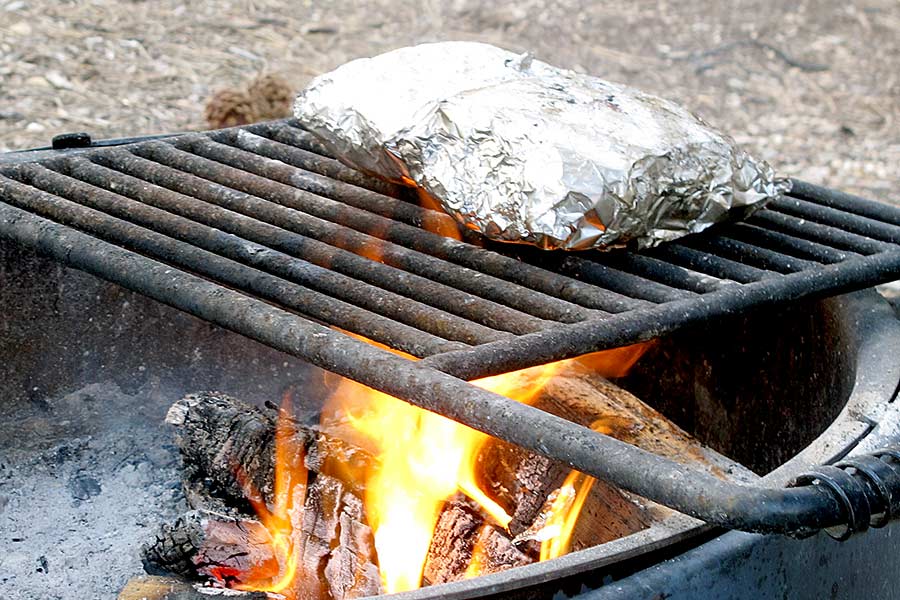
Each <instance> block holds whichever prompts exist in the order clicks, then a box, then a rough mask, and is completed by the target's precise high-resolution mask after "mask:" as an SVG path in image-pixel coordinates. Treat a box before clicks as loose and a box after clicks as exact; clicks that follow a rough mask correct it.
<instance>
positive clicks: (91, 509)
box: [0, 384, 185, 600]
mask: <svg viewBox="0 0 900 600" xmlns="http://www.w3.org/2000/svg"><path fill="white" fill-rule="evenodd" d="M171 403H172V398H171V397H166V396H164V395H162V394H159V393H158V392H156V391H154V390H150V389H145V390H141V391H140V392H138V393H136V394H135V395H134V396H130V395H127V394H124V393H122V392H121V391H120V390H119V388H118V387H116V385H115V384H92V385H89V386H87V387H85V388H84V389H81V390H79V391H77V392H74V393H72V394H69V395H67V396H65V397H62V398H48V399H43V398H38V399H36V400H34V401H33V402H32V403H30V404H28V405H22V404H18V403H13V402H4V398H3V396H2V388H0V548H2V551H0V598H2V599H3V600H36V599H39V598H40V599H46V600H85V599H86V598H97V599H98V600H99V599H104V600H106V599H109V600H112V599H114V598H115V597H116V596H117V594H118V593H119V591H120V590H121V589H122V586H124V585H125V582H126V581H127V580H128V578H130V577H132V576H134V575H136V574H139V573H141V572H142V570H143V569H142V567H141V560H140V556H139V548H140V545H141V544H142V543H143V542H146V541H147V540H148V539H150V536H151V535H152V533H153V532H154V531H155V530H156V528H157V527H158V526H159V524H160V523H162V522H164V521H170V520H172V519H174V518H175V516H177V515H178V514H180V513H181V512H183V511H184V510H185V503H184V498H183V496H182V492H181V479H180V475H179V471H178V466H179V462H180V461H179V459H178V452H177V450H176V449H175V447H174V445H173V443H172V433H171V430H169V429H168V428H167V427H165V426H164V425H163V417H164V415H165V413H166V410H167V409H168V407H169V405H170V404H171Z"/></svg>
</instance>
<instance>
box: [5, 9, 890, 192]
mask: <svg viewBox="0 0 900 600" xmlns="http://www.w3.org/2000/svg"><path fill="white" fill-rule="evenodd" d="M446 39H469V40H482V41H486V42H491V43H494V44H497V45H501V46H504V47H507V48H509V49H512V50H516V51H524V50H529V51H532V52H534V53H535V54H536V55H537V57H539V58H541V59H543V60H546V61H548V62H551V63H554V64H557V65H561V66H564V67H569V68H572V69H575V70H577V71H582V72H588V73H592V74H596V75H599V76H601V77H605V78H608V79H611V80H614V81H620V82H625V83H628V84H631V85H633V86H636V87H639V88H642V89H645V90H647V91H650V92H654V93H657V94H661V95H663V96H666V97H669V98H671V99H674V100H676V101H679V102H682V103H683V104H685V105H687V106H688V107H689V108H691V109H692V110H694V111H695V112H697V113H698V114H700V115H701V116H703V117H704V118H706V119H707V120H708V121H710V122H712V123H713V124H715V125H718V126H720V127H722V128H724V129H725V130H727V131H729V132H730V133H731V134H732V135H733V136H734V137H735V138H736V139H737V140H738V141H740V142H742V143H743V144H745V145H746V146H747V147H749V148H750V149H751V150H752V151H753V152H755V153H756V154H758V155H760V156H762V157H763V158H765V159H767V160H769V161H770V162H771V163H772V164H773V165H774V166H775V167H776V169H777V170H778V171H779V172H780V173H782V174H786V175H793V176H797V177H801V178H804V179H807V180H810V181H813V182H817V183H822V184H825V185H829V186H834V187H838V188H841V189H845V190H848V191H852V192H856V193H860V194H864V195H868V196H872V197H877V198H880V199H883V200H887V201H892V202H895V203H898V204H900V189H898V187H897V186H896V185H895V184H896V183H897V178H898V176H897V165H898V164H900V129H898V127H897V123H898V117H900V3H898V2H897V1H896V0H869V1H866V2H855V3H852V4H851V3H847V2H843V1H837V0H820V1H815V2H809V1H806V2H795V3H783V2H778V1H776V0H743V1H739V2H738V1H732V2H718V3H710V2H707V1H705V0H690V1H682V2H669V1H666V0H660V1H657V2H647V1H639V2H631V3H600V2H584V1H580V0H557V1H537V0H523V1H520V2H514V3H509V2H503V1H500V2H494V3H486V2H476V1H474V0H454V1H451V2H438V1H436V0H425V1H416V2H413V1H411V0H390V1H388V0H368V1H367V2H365V3H360V2H348V1H347V0H336V1H332V2H327V3H325V2H322V3H313V2H309V1H305V2H287V1H284V0H281V1H279V0H231V1H226V0H216V1H208V2H195V3H187V2H184V1H183V0H181V1H179V0H157V1H154V2H149V1H146V0H144V1H142V0H129V1H113V0H55V1H46V0H45V1H39V0H0V150H3V149H13V148H26V147H32V146H38V145H45V144H46V143H47V141H48V140H49V139H50V137H52V136H53V135H55V134H57V133H60V132H65V131H73V130H74V131H80V130H83V131H88V132H90V133H91V134H92V135H94V136H95V137H97V138H102V137H114V136H130V135H135V134H145V133H159V132H172V131H177V130H188V129H201V128H203V127H204V123H203V106H204V103H205V101H206V99H207V98H208V97H209V96H210V95H211V94H212V93H213V92H214V91H216V90H218V89H221V88H225V87H230V86H239V85H242V84H243V83H245V82H246V81H248V80H249V79H252V78H253V77H254V76H255V75H257V74H258V73H261V72H272V71H274V72H279V73H281V74H283V75H284V76H286V77H287V78H288V80H289V81H290V82H291V83H292V84H294V85H295V86H296V87H297V88H300V87H302V86H303V85H304V84H305V83H306V82H307V81H308V80H309V79H310V78H311V77H313V76H314V75H316V74H318V73H321V72H323V71H326V70H329V69H332V68H334V67H336V66H338V65H339V64H341V63H343V62H346V61H347V60H350V59H352V58H356V57H360V56H366V55H372V54H375V53H379V52H382V51H385V50H388V49H391V48H395V47H398V46H404V45H408V44H414V43H417V42H424V41H435V40H446Z"/></svg>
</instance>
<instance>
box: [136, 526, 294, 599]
mask: <svg viewBox="0 0 900 600" xmlns="http://www.w3.org/2000/svg"><path fill="white" fill-rule="evenodd" d="M235 548H239V549H240V552H235ZM141 554H142V556H143V560H144V570H146V571H147V572H148V573H150V574H151V575H162V574H173V575H179V576H181V577H185V578H187V579H194V580H196V579H201V578H208V577H211V578H213V579H216V580H218V581H220V582H223V583H240V582H242V581H243V579H242V578H241V574H249V573H253V574H254V576H255V577H258V578H260V579H265V578H271V577H274V576H276V575H278V569H279V565H278V559H277V557H276V556H275V553H274V551H273V548H272V538H271V535H270V534H269V531H268V530H267V529H266V528H265V527H264V526H263V525H262V523H260V522H259V521H256V520H250V519H232V518H228V517H226V516H224V515H221V514H211V513H208V512H205V511H199V510H194V511H190V512H188V513H185V514H184V515H182V516H180V517H178V519H176V520H175V521H174V522H173V523H171V524H165V525H163V526H162V527H160V529H159V531H158V532H157V533H156V536H155V537H154V539H153V541H151V542H150V543H148V544H146V545H144V547H143V548H142V550H141Z"/></svg>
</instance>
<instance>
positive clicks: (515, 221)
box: [294, 42, 789, 250]
mask: <svg viewBox="0 0 900 600" xmlns="http://www.w3.org/2000/svg"><path fill="white" fill-rule="evenodd" d="M294 114H295V116H296V117H297V118H298V119H299V120H300V121H301V123H302V124H303V125H304V126H305V127H307V128H308V129H309V130H310V131H312V132H313V133H315V134H316V135H317V136H318V137H320V138H321V139H322V141H323V142H324V143H325V145H326V146H327V147H328V148H329V149H330V150H331V151H333V152H334V153H335V154H336V155H337V156H338V157H340V159H341V160H342V161H344V162H346V163H347V164H349V165H351V166H354V167H356V168H358V169H362V170H364V171H368V172H371V173H375V174H377V175H380V176H382V177H385V178H387V179H390V180H394V181H398V182H406V183H411V182H412V183H414V184H415V185H417V186H419V187H421V188H422V189H424V190H425V191H426V192H428V193H429V194H430V195H431V196H433V197H434V198H436V199H437V200H438V201H439V202H440V203H441V205H442V207H443V208H444V209H445V210H446V211H447V212H448V213H450V214H451V215H453V216H454V217H455V218H456V219H457V220H458V221H459V222H460V223H461V224H463V225H464V226H466V227H468V228H470V229H474V230H476V231H479V232H481V233H483V234H484V235H485V236H487V237H488V238H491V239H495V240H501V241H509V242H523V243H529V244H533V245H536V246H539V247H541V248H546V249H555V248H562V249H567V250H582V249H587V248H606V247H611V246H620V245H624V244H626V243H629V242H631V243H633V244H636V245H637V246H638V247H649V246H654V245H656V244H658V243H660V242H663V241H667V240H673V239H675V238H678V237H681V236H683V235H686V234H688V233H695V232H698V231H702V230H703V229H705V228H707V227H709V226H710V225H712V224H714V223H716V222H719V221H722V220H724V219H726V218H735V217H743V216H746V215H748V214H750V213H751V212H753V211H754V210H756V209H758V208H760V207H761V206H762V205H763V204H764V203H765V202H767V201H769V200H771V199H773V198H775V197H777V196H779V195H780V194H783V193H785V192H786V191H788V189H789V182H788V181H787V180H783V179H777V178H776V177H775V176H774V173H773V171H772V169H771V168H770V167H769V165H767V164H766V163H765V162H762V161H758V160H754V159H753V158H751V157H750V156H749V155H748V154H747V153H746V152H744V151H743V150H741V149H739V148H737V146H736V145H735V143H734V141H733V140H731V139H730V138H729V137H728V136H726V135H724V134H723V133H720V132H718V131H716V130H715V129H713V128H712V127H710V126H708V125H707V124H705V123H704V122H703V121H701V120H700V119H698V118H697V117H695V116H694V115H692V114H691V113H689V112H688V111H687V110H685V109H684V108H682V107H680V106H678V105H677V104H674V103H672V102H669V101H667V100H664V99H662V98H658V97H656V96H652V95H649V94H645V93H643V92H640V91H638V90H635V89H632V88H628V87H626V86H622V85H618V84H615V83H610V82H607V81H604V80H602V79H598V78H596V77H590V76H587V75H581V74H578V73H575V72H572V71H568V70H564V69H559V68H556V67H553V66H551V65H548V64H546V63H543V62H540V61H538V60H533V59H532V58H531V56H530V55H527V54H525V55H516V54H514V53H511V52H508V51H505V50H502V49H500V48H496V47H494V46H490V45H487V44H480V43H472V42H443V43H436V44H423V45H420V46H412V47H408V48H401V49H399V50H394V51H392V52H388V53H386V54H382V55H380V56H376V57H374V58H364V59H359V60H354V61H352V62H350V63H347V64H345V65H343V66H341V67H339V68H338V69H336V70H335V71H332V72H330V73H326V74H324V75H321V76H319V77H317V78H316V79H314V80H313V81H312V82H311V83H310V85H309V86H308V87H307V88H306V89H305V90H303V91H302V92H301V93H300V95H299V96H298V98H297V100H296V102H295V105H294Z"/></svg>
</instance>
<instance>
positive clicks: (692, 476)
mask: <svg viewBox="0 0 900 600" xmlns="http://www.w3.org/2000/svg"><path fill="white" fill-rule="evenodd" d="M0 183H2V182H0ZM0 237H2V238H4V239H7V240H10V241H13V242H15V243H18V244H20V245H23V246H25V247H27V248H31V249H34V250H37V251H40V252H44V253H47V254H49V255H50V256H52V257H53V258H55V259H56V260H58V261H60V262H61V263H63V264H66V265H69V266H73V267H76V268H79V269H82V270H84V271H87V272H88V273H92V274H94V275H97V276H98V277H102V278H104V279H108V280H111V281H117V282H119V283H120V284H121V285H123V286H125V287H127V288H129V289H132V290H135V291H139V292H140V293H143V294H146V295H148V296H149V297H151V298H154V299H156V300H158V301H160V302H165V303H167V304H170V305H172V306H174V307H176V308H178V309H180V310H184V311H186V312H189V313H192V314H196V315H198V316H201V317H202V318H204V319H206V320H208V321H210V322H213V323H216V324H218V325H220V326H223V327H226V328H228V329H230V330H232V331H235V332H237V333H240V334H242V335H245V336H247V337H249V338H251V339H255V340H257V341H259V342H261V343H263V344H266V345H268V346H270V347H272V348H276V349H278V350H281V351H283V352H287V353H289V354H291V355H294V356H297V357H300V358H303V359H306V360H310V361H311V362H313V363H314V364H316V365H318V366H320V367H323V368H326V369H329V370H333V371H335V372H336V373H338V374H340V375H343V376H345V377H349V378H351V379H354V380H356V381H360V382H364V383H367V384H371V385H372V386H373V387H375V388H376V389H378V390H380V391H382V392H385V393H387V394H392V395H395V396H398V397H400V398H404V399H406V400H407V401H409V402H410V403H411V404H414V405H416V406H420V407H422V408H424V409H427V410H430V411H433V412H438V413H440V414H443V415H445V416H447V417H448V418H451V419H454V420H456V421H459V422H461V423H464V424H466V425H469V426H470V427H473V428H474V429H477V430H479V431H482V432H484V433H486V434H488V435H493V436H496V437H499V438H502V439H505V440H507V441H509V442H512V443H514V444H517V445H519V446H522V447H524V448H528V449H531V450H533V451H535V452H538V453H540V454H542V455H544V456H548V457H550V458H554V459H557V460H562V461H564V462H565V463H567V464H568V465H570V466H572V467H573V468H576V469H578V470H580V471H582V472H584V473H586V474H588V475H592V476H594V477H598V478H601V479H603V480H606V481H609V482H610V483H612V484H614V485H617V486H619V487H622V488H623V489H625V490H628V491H631V492H634V493H635V494H638V495H640V496H643V497H645V498H648V499H651V500H654V501H657V502H660V503H663V504H665V505H666V506H669V507H670V508H673V509H675V510H679V511H681V512H684V513H686V514H688V515H691V516H694V517H698V518H701V519H705V520H707V521H708V522H710V523H712V524H717V525H725V526H727V527H731V528H740V529H744V530H747V531H757V532H776V531H777V532H792V531H809V530H815V529H821V528H825V527H831V526H834V525H837V524H840V523H842V522H844V521H845V520H846V519H847V517H848V515H847V514H846V510H844V507H843V506H842V504H841V502H840V500H839V499H838V498H837V497H836V495H833V494H830V493H827V492H825V493H823V490H822V489H820V488H819V487H816V486H812V485H801V486H798V487H795V488H790V489H777V488H763V487H757V486H747V485H741V484H737V483H734V482H729V481H725V480H720V479H718V478H716V477H714V476H711V475H709V474H707V473H704V472H701V471H698V470H696V469H691V468H689V467H686V466H684V465H681V464H679V463H676V462H673V461H671V460H669V459H666V458H662V457H660V456H657V455H655V454H652V453H650V452H647V451H645V450H641V449H639V448H636V447H634V446H632V445H629V444H627V443H625V442H621V441H619V440H616V439H614V438H611V437H609V436H606V435H603V434H601V433H597V432H595V431H592V430H591V429H588V428H585V427H581V426H579V425H576V424H574V423H572V422H570V421H566V420H565V419H562V418H560V417H557V416H554V415H551V414H549V413H545V412H543V411H540V410H538V409H536V408H533V407H531V406H528V405H525V404H522V403H518V402H515V401H513V400H510V399H508V398H504V397H502V396H498V395H497V394H494V393H492V392H488V391H486V390H482V389H480V388H478V387H475V386H470V385H468V384H466V383H465V382H463V381H460V380H458V379H456V378H454V377H451V376H448V375H446V374H445V373H441V372H438V371H434V370H432V369H429V368H427V366H425V365H424V364H423V363H424V361H420V362H418V363H412V362H410V361H408V360H405V359H403V358H401V357H398V356H394V355H392V354H391V353H389V352H385V351H382V350H379V349H377V348H374V347H372V346H370V345H368V344H365V343H363V342H360V341H358V340H355V339H351V338H349V337H347V336H345V335H342V334H340V333H336V332H333V331H329V330H328V329H327V328H325V327H322V326H320V325H317V324H316V323H313V322H310V321H306V320H304V319H302V318H299V317H297V316H296V315H292V314H290V313H286V312H284V311H283V310H280V309H278V308H277V307H273V306H270V305H268V304H265V303H263V302H261V301H259V300H256V299H254V298H251V297H247V296H244V295H242V294H240V293H237V292H234V291H233V290H227V289H222V288H221V287H220V286H217V285H215V284H213V283H210V282H207V281H205V280H203V279H200V278H198V277H196V276H193V275H191V274H188V273H184V272H179V271H177V270H175V271H173V270H172V269H171V268H170V267H168V266H167V265H165V264H161V263H159V262H156V261H154V260H151V259H148V258H146V257H143V256H141V255H138V254H134V253H132V252H128V251H126V250H123V249H121V248H118V247H116V246H113V245H110V244H108V243H107V242H104V241H101V240H98V239H95V238H92V237H90V236H87V235H85V234H83V233H80V232H78V231H76V230H73V229H70V228H67V227H64V226H61V225H59V224H56V223H53V222H52V221H48V220H46V219H42V218H39V217H36V216H34V215H32V214H30V213H28V212H23V211H21V210H19V209H17V208H14V207H12V206H10V205H7V204H4V203H2V202H0ZM876 260H877V259H876ZM879 266H885V265H880V264H879ZM898 266H900V265H896V264H894V265H893V266H892V268H893V269H896V268H897V267H898ZM660 308H663V307H660ZM350 356H353V357H354V360H350V361H348V360H347V357H350ZM460 398H465V399H466V401H465V402H460V401H459V399H460ZM886 452H887V451H886ZM855 485H856V486H864V485H865V484H862V483H859V482H856V484H855ZM868 497H869V496H868V495H867V496H866V498H867V499H868ZM844 498H845V499H846V496H845V497H844ZM878 500H879V498H878V497H875V498H874V501H872V502H871V506H872V510H873V512H875V513H877V512H879V511H885V510H887V509H886V508H885V505H884V502H886V501H888V500H889V499H887V498H886V499H884V500H882V501H881V502H880V503H879V502H878ZM849 518H850V520H851V522H854V521H856V519H855V518H854V517H853V516H852V514H851V515H850V516H849ZM854 524H855V523H854Z"/></svg>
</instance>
